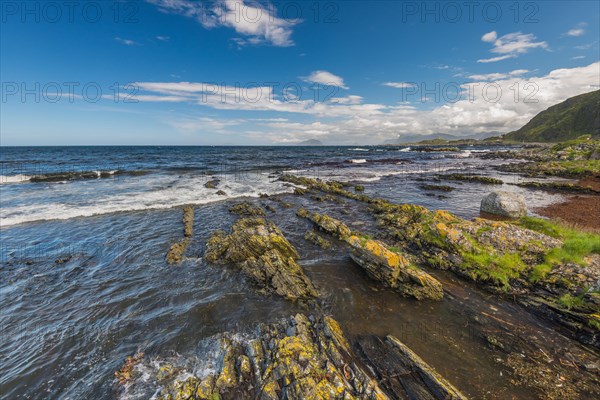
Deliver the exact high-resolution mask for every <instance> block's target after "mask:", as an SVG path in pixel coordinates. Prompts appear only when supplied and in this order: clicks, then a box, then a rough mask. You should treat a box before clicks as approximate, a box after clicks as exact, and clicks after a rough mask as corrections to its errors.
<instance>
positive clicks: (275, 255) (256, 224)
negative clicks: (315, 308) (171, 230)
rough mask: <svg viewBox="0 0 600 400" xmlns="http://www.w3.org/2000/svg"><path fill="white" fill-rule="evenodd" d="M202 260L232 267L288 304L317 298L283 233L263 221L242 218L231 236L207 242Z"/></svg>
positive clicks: (218, 235) (216, 235)
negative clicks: (239, 269) (287, 301)
mask: <svg viewBox="0 0 600 400" xmlns="http://www.w3.org/2000/svg"><path fill="white" fill-rule="evenodd" d="M204 258H205V259H206V261H208V262H212V263H217V264H235V265H237V266H239V267H240V268H241V269H242V271H244V273H245V274H246V275H247V276H248V277H250V278H251V279H252V280H253V281H254V282H255V283H257V284H258V285H259V286H261V287H262V288H263V289H264V290H265V291H267V292H275V293H276V294H278V295H280V296H283V297H285V298H288V299H290V300H297V299H308V298H312V297H316V296H317V290H316V289H315V286H314V285H313V283H312V282H311V280H310V279H309V278H308V277H307V276H306V275H305V274H304V271H303V269H302V267H301V266H300V265H298V264H297V263H296V260H297V259H298V253H297V251H296V249H295V248H294V246H292V245H291V244H290V242H288V241H287V239H286V238H285V237H284V236H283V233H282V232H281V231H280V230H279V229H278V228H277V227H276V226H275V225H274V224H273V223H272V222H269V221H266V220H264V219H263V218H257V217H250V218H242V219H240V220H238V221H237V222H236V223H235V224H234V225H233V231H232V233H231V234H229V235H228V234H227V233H225V232H223V231H217V232H216V233H214V234H213V236H212V237H211V238H210V239H209V241H208V243H207V246H206V252H205V254H204Z"/></svg>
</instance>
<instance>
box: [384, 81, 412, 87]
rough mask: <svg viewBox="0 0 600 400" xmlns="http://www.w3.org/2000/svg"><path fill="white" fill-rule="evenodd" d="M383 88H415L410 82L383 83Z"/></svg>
mask: <svg viewBox="0 0 600 400" xmlns="http://www.w3.org/2000/svg"><path fill="white" fill-rule="evenodd" d="M383 86H389V87H393V88H396V89H407V88H413V87H415V84H414V83H410V82H385V83H384V84H383Z"/></svg>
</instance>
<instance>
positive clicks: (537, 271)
mask: <svg viewBox="0 0 600 400" xmlns="http://www.w3.org/2000/svg"><path fill="white" fill-rule="evenodd" d="M519 225H521V226H522V227H524V228H528V229H531V230H534V231H537V232H541V233H544V234H546V235H548V236H552V237H554V238H557V239H560V240H562V241H563V245H562V246H561V247H557V248H554V249H552V250H550V251H549V252H548V253H547V254H546V256H545V257H544V261H543V262H542V263H541V264H539V265H536V266H535V267H534V268H533V271H532V273H531V275H530V277H529V278H530V280H531V281H532V282H538V281H540V280H542V279H544V277H545V276H546V275H547V274H548V273H549V272H550V271H552V269H553V268H554V267H555V266H556V265H559V264H564V263H575V264H583V263H584V260H583V259H584V258H585V257H586V256H588V255H590V254H593V253H596V254H600V236H599V235H596V234H594V233H588V232H581V231H578V230H575V229H572V228H568V227H566V226H563V225H560V224H557V223H554V222H551V221H548V220H544V219H541V218H534V217H525V218H522V219H521V220H520V221H519Z"/></svg>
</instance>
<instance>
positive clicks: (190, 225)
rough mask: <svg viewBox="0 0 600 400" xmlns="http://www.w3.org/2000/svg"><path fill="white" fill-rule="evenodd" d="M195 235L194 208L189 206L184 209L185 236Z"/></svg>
mask: <svg viewBox="0 0 600 400" xmlns="http://www.w3.org/2000/svg"><path fill="white" fill-rule="evenodd" d="M193 233H194V207H192V206H187V207H184V208H183V235H184V236H185V237H192V234H193Z"/></svg>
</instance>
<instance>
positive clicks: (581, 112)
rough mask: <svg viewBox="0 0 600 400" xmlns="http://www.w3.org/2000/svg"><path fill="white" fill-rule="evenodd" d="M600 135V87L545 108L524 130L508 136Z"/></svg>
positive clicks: (547, 138)
mask: <svg viewBox="0 0 600 400" xmlns="http://www.w3.org/2000/svg"><path fill="white" fill-rule="evenodd" d="M581 135H592V136H593V137H595V138H596V137H600V90H596V91H594V92H590V93H585V94H581V95H579V96H575V97H571V98H569V99H567V100H565V101H563V102H562V103H559V104H556V105H554V106H552V107H550V108H548V109H547V110H545V111H542V112H541V113H539V114H538V115H536V116H535V117H533V119H532V120H531V121H529V122H528V123H527V124H526V125H525V126H523V127H522V128H521V129H519V130H516V131H514V132H510V133H507V134H506V135H504V139H505V140H508V141H515V142H562V141H565V140H571V139H575V138H577V137H579V136H581Z"/></svg>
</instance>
